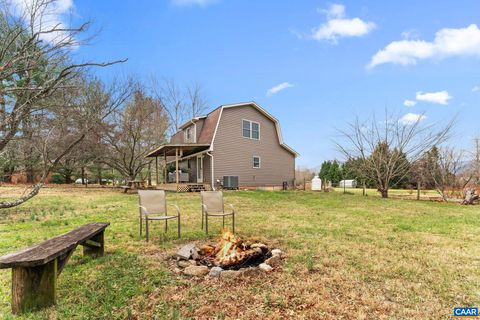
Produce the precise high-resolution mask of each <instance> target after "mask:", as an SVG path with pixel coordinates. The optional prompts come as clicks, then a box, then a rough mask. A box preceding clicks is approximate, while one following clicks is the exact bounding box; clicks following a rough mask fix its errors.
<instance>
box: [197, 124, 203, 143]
mask: <svg viewBox="0 0 480 320" xmlns="http://www.w3.org/2000/svg"><path fill="white" fill-rule="evenodd" d="M204 123H205V119H200V120H198V121H197V122H196V125H197V139H196V141H197V142H198V140H199V138H200V133H201V132H202V129H203V124H204Z"/></svg>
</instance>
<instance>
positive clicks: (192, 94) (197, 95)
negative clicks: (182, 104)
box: [187, 82, 207, 118]
mask: <svg viewBox="0 0 480 320" xmlns="http://www.w3.org/2000/svg"><path fill="white" fill-rule="evenodd" d="M187 107H188V110H189V112H190V114H189V116H190V118H194V117H197V116H200V115H202V113H204V112H205V111H206V109H207V102H206V100H205V97H204V94H203V89H202V86H201V85H200V84H199V83H198V82H194V83H193V84H192V85H190V86H188V87H187Z"/></svg>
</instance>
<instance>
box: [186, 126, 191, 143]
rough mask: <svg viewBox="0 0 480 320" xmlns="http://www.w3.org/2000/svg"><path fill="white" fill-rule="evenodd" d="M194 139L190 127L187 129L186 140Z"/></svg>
mask: <svg viewBox="0 0 480 320" xmlns="http://www.w3.org/2000/svg"><path fill="white" fill-rule="evenodd" d="M190 139H192V130H191V129H190V128H187V129H185V141H190Z"/></svg>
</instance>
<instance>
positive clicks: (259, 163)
mask: <svg viewBox="0 0 480 320" xmlns="http://www.w3.org/2000/svg"><path fill="white" fill-rule="evenodd" d="M255 158H258V167H255ZM252 168H253V169H261V168H262V157H260V156H253V157H252Z"/></svg>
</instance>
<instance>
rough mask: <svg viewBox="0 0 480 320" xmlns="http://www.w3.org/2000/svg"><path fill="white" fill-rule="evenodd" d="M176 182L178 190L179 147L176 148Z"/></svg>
mask: <svg viewBox="0 0 480 320" xmlns="http://www.w3.org/2000/svg"><path fill="white" fill-rule="evenodd" d="M175 182H176V184H177V192H178V148H175Z"/></svg>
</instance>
